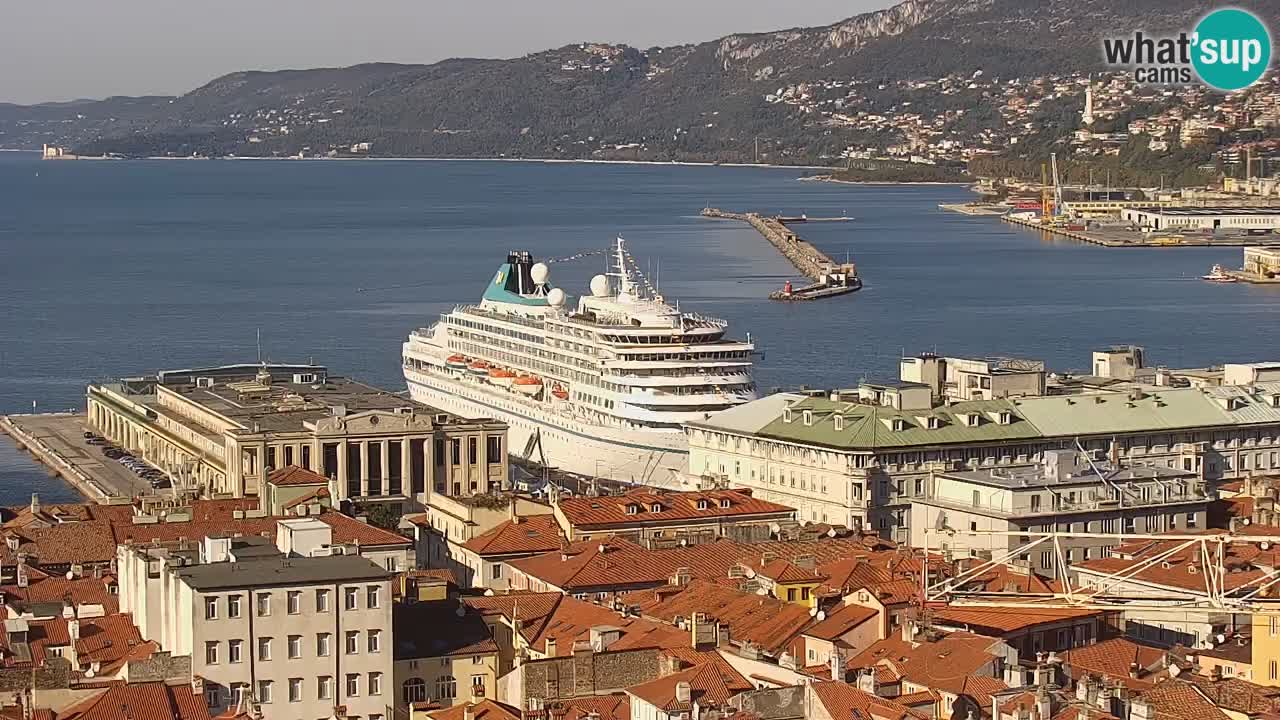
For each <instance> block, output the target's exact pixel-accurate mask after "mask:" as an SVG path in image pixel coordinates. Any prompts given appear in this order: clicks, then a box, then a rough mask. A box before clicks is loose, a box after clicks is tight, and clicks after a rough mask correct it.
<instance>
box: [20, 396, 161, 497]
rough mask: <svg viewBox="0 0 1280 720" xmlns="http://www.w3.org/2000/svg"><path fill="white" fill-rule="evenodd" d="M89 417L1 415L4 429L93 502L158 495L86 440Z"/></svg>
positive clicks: (42, 462) (21, 445)
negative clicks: (85, 434) (87, 418)
mask: <svg viewBox="0 0 1280 720" xmlns="http://www.w3.org/2000/svg"><path fill="white" fill-rule="evenodd" d="M87 429H88V425H87V423H86V417H85V416H84V415H82V414H78V413H47V414H40V415H4V416H0V432H3V433H4V434H6V435H8V436H9V437H10V438H12V439H13V441H14V442H15V443H16V444H17V445H18V447H20V448H23V449H25V450H26V451H27V452H30V453H31V454H32V455H33V456H34V457H35V458H36V459H37V460H39V461H40V463H41V464H43V465H45V466H46V467H48V468H49V469H50V470H52V471H53V472H54V473H56V474H57V475H58V476H59V477H61V478H62V479H63V480H65V481H66V482H68V483H70V484H71V486H72V487H74V488H75V489H76V490H78V491H79V492H80V494H82V495H84V496H85V497H86V498H87V499H89V500H90V501H91V502H95V503H99V504H109V503H112V502H118V501H122V500H128V499H132V498H133V497H135V496H138V495H150V494H154V492H155V491H154V490H152V489H151V486H150V485H149V484H148V483H147V482H146V481H145V480H143V479H142V478H140V477H138V476H137V475H135V474H134V473H132V472H131V471H130V470H129V469H128V468H126V467H125V466H123V465H121V464H120V463H118V462H115V461H113V460H110V459H108V458H106V457H104V456H103V455H102V454H101V452H100V451H99V449H98V447H96V446H93V445H89V444H88V443H86V442H85V438H84V433H85V431H86V430H87Z"/></svg>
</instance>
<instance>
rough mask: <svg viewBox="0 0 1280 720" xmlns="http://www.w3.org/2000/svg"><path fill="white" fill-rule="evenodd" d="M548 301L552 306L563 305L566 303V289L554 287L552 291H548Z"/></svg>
mask: <svg viewBox="0 0 1280 720" xmlns="http://www.w3.org/2000/svg"><path fill="white" fill-rule="evenodd" d="M547 303H548V304H550V305H551V307H560V306H561V305H564V291H563V290H561V289H560V288H552V289H551V292H549V293H547Z"/></svg>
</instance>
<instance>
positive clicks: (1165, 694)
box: [1130, 679, 1228, 720]
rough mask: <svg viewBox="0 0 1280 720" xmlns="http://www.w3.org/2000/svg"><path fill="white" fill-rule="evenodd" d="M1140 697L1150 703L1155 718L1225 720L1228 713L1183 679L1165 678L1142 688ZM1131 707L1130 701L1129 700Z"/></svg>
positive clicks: (1159, 719) (1157, 719) (1158, 719)
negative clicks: (1151, 685) (1148, 687)
mask: <svg viewBox="0 0 1280 720" xmlns="http://www.w3.org/2000/svg"><path fill="white" fill-rule="evenodd" d="M1138 697H1140V698H1141V699H1143V700H1145V701H1147V702H1148V703H1149V704H1150V705H1151V709H1152V710H1154V711H1155V717H1156V720H1227V718H1228V715H1227V714H1226V713H1224V712H1223V711H1222V710H1221V709H1220V708H1219V707H1218V706H1217V705H1214V704H1213V702H1212V701H1211V700H1209V699H1208V698H1207V697H1205V696H1204V694H1203V693H1202V692H1200V690H1199V688H1197V687H1196V685H1195V684H1193V683H1190V682H1186V681H1185V680H1176V679H1171V680H1165V681H1164V682H1161V683H1158V684H1156V685H1155V686H1153V687H1151V688H1150V689H1147V690H1143V691H1142V693H1141V694H1140V695H1138ZM1130 703H1131V704H1130V707H1132V701H1130Z"/></svg>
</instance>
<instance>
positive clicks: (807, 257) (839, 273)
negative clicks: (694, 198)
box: [702, 207, 862, 300]
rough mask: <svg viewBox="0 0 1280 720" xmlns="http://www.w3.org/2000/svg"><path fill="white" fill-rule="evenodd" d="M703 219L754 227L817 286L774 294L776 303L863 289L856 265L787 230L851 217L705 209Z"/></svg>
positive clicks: (811, 298)
mask: <svg viewBox="0 0 1280 720" xmlns="http://www.w3.org/2000/svg"><path fill="white" fill-rule="evenodd" d="M702 216H703V217H707V218H716V219H723V220H740V221H742V222H745V223H748V224H750V225H751V226H752V227H754V228H755V229H756V230H757V231H758V232H759V233H760V234H761V235H763V236H764V239H765V240H768V241H769V244H770V245H772V246H774V247H775V248H777V250H778V252H780V253H782V256H783V257H785V258H786V259H787V260H788V261H789V262H790V263H791V264H792V265H794V266H795V268H796V270H799V271H800V273H801V274H803V275H804V276H805V277H807V278H809V279H810V280H813V281H814V283H815V284H814V285H810V286H807V287H804V288H799V289H797V290H795V291H793V292H790V293H782V292H776V293H771V294H770V295H769V297H771V298H773V299H775V300H792V299H794V300H813V299H817V298H819V297H830V296H833V295H843V294H845V293H849V292H853V291H855V290H858V289H859V288H861V287H862V281H861V280H860V279H859V278H858V271H857V268H856V267H855V266H854V265H853V264H852V263H848V264H844V263H837V262H836V261H835V260H832V259H831V258H830V257H828V256H827V255H826V254H825V253H823V252H822V251H821V250H819V249H818V248H816V247H814V246H813V244H812V243H809V242H808V241H806V240H804V239H803V238H801V237H800V236H799V235H796V234H795V233H794V232H792V231H791V229H790V228H788V227H787V223H794V222H835V221H846V220H849V218H809V217H807V216H803V215H802V216H799V217H790V218H788V217H781V216H775V217H769V216H765V215H761V214H760V213H751V212H749V213H737V212H729V211H727V210H721V209H719V208H711V207H709V208H703V210H702Z"/></svg>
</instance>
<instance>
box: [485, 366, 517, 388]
mask: <svg viewBox="0 0 1280 720" xmlns="http://www.w3.org/2000/svg"><path fill="white" fill-rule="evenodd" d="M515 379H516V374H515V373H514V372H512V371H510V370H507V369H506V368H490V369H489V382H491V383H493V384H494V385H497V386H498V387H511V383H512V382H514V381H515Z"/></svg>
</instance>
